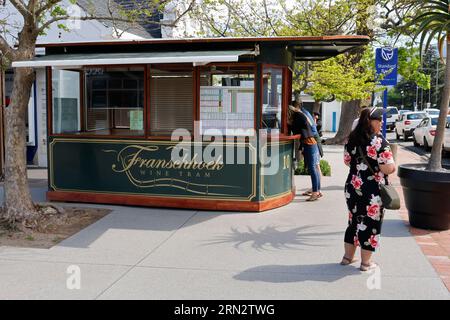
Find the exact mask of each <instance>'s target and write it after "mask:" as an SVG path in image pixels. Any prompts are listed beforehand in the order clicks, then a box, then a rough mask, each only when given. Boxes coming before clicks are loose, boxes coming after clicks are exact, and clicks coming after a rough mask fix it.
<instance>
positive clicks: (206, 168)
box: [103, 145, 241, 196]
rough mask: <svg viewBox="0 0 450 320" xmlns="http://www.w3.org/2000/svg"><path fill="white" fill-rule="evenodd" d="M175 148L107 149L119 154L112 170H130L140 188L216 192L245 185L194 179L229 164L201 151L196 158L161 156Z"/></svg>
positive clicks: (139, 147)
mask: <svg viewBox="0 0 450 320" xmlns="http://www.w3.org/2000/svg"><path fill="white" fill-rule="evenodd" d="M171 149H172V147H167V148H165V149H161V148H160V147H159V146H142V145H129V146H126V147H124V148H122V149H121V150H119V151H118V150H103V152H106V153H115V154H117V156H116V163H114V164H112V166H111V169H112V172H114V173H116V174H121V173H123V174H126V176H127V178H128V180H129V181H130V182H131V183H132V184H133V185H135V186H136V187H138V188H154V187H169V188H176V189H180V190H183V191H185V192H189V193H194V194H200V195H215V196H227V195H229V193H227V192H226V190H227V189H228V190H229V189H241V186H232V185H213V184H209V183H194V181H193V180H192V179H200V180H205V179H211V177H212V175H211V173H213V172H217V173H219V172H221V171H222V170H223V169H224V167H225V165H224V161H223V157H222V156H218V157H217V159H215V160H214V161H209V162H204V161H200V160H199V159H201V157H200V155H199V154H197V153H195V154H193V156H192V158H189V157H188V156H187V155H185V156H184V157H183V158H182V160H172V159H170V158H169V159H161V157H163V155H164V154H165V153H166V154H167V155H168V156H169V157H170V155H171V153H170V152H169V150H171ZM149 177H151V179H149ZM184 179H189V180H184ZM212 190H214V191H217V192H212Z"/></svg>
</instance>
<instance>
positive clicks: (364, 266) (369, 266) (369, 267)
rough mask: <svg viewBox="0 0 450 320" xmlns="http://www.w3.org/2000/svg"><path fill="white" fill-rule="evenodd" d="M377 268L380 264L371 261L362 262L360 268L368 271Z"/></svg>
mask: <svg viewBox="0 0 450 320" xmlns="http://www.w3.org/2000/svg"><path fill="white" fill-rule="evenodd" d="M376 268H378V264H376V263H375V262H371V263H370V264H365V263H361V266H360V267H359V270H361V271H363V272H366V271H371V270H374V269H376Z"/></svg>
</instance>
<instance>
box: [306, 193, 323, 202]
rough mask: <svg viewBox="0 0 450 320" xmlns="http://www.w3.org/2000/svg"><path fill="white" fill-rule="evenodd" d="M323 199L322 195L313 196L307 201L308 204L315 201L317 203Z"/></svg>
mask: <svg viewBox="0 0 450 320" xmlns="http://www.w3.org/2000/svg"><path fill="white" fill-rule="evenodd" d="M320 198H321V195H320V194H312V195H311V196H310V197H309V199H306V201H308V202H313V201H317V200H319V199H320Z"/></svg>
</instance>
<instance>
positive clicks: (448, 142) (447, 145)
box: [444, 121, 450, 152]
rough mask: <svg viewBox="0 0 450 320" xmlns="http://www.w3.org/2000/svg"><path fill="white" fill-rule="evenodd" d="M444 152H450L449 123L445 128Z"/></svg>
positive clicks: (449, 122)
mask: <svg viewBox="0 0 450 320" xmlns="http://www.w3.org/2000/svg"><path fill="white" fill-rule="evenodd" d="M444 150H445V151H446V152H450V121H448V122H447V126H446V128H445V138H444Z"/></svg>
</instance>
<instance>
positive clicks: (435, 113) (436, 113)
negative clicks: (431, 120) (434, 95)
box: [423, 108, 441, 117]
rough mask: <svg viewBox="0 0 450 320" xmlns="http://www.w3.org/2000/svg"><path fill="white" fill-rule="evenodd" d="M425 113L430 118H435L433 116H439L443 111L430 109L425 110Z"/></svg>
mask: <svg viewBox="0 0 450 320" xmlns="http://www.w3.org/2000/svg"><path fill="white" fill-rule="evenodd" d="M423 112H425V113H426V114H427V115H428V116H429V117H433V116H439V113H440V112H441V110H439V109H433V108H428V109H424V110H423Z"/></svg>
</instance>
